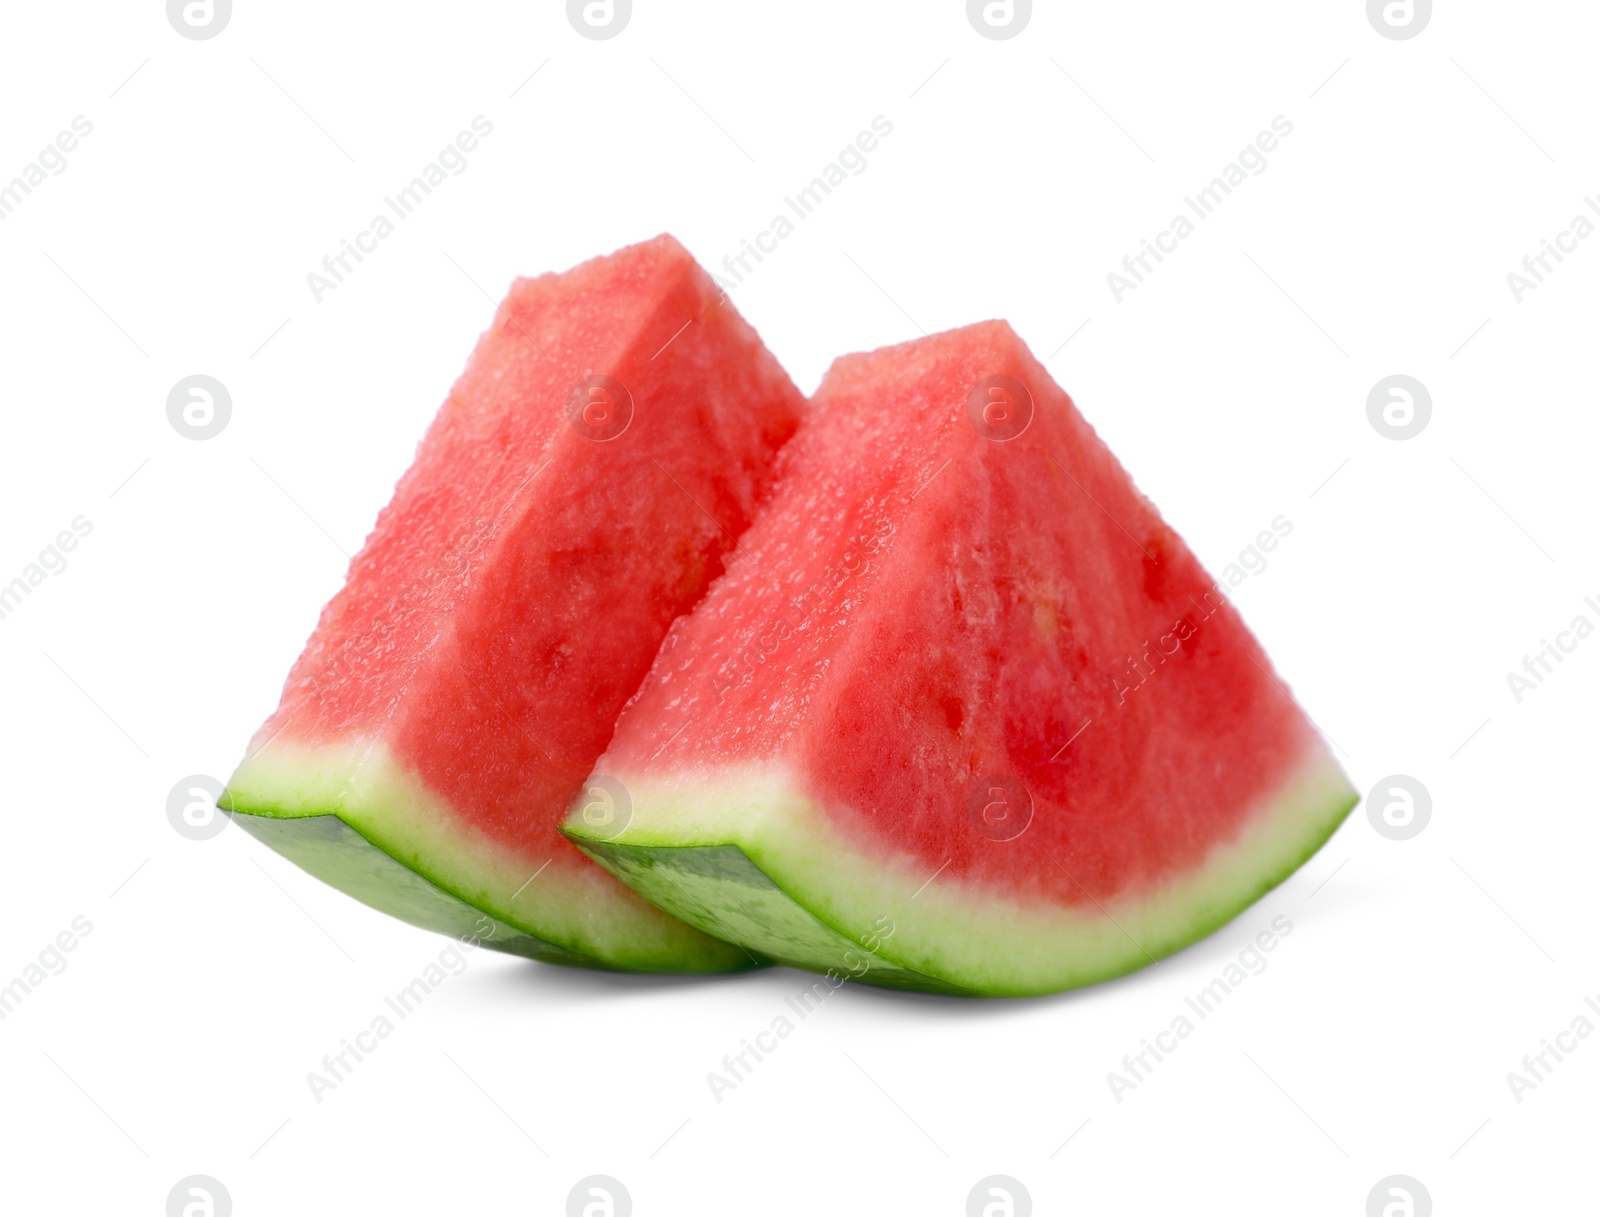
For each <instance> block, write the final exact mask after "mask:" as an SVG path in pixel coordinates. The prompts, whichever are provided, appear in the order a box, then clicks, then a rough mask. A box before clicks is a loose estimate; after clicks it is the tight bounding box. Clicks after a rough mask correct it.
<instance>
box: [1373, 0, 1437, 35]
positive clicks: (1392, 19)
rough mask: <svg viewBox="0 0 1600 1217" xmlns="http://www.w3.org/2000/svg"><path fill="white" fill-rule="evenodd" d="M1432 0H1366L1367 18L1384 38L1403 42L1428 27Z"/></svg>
mask: <svg viewBox="0 0 1600 1217" xmlns="http://www.w3.org/2000/svg"><path fill="white" fill-rule="evenodd" d="M1432 17H1433V0H1367V20H1368V21H1370V22H1372V28H1373V29H1375V30H1377V31H1378V33H1380V34H1382V35H1383V36H1384V37H1385V38H1392V39H1394V41H1396V42H1404V41H1405V40H1406V39H1407V38H1415V37H1416V36H1417V35H1418V34H1420V33H1422V31H1423V30H1425V29H1427V28H1428V22H1429V20H1430V19H1431V18H1432Z"/></svg>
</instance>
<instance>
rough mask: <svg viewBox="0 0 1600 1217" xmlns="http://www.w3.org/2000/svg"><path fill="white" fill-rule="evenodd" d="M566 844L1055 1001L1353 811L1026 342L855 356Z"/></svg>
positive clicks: (1004, 990)
mask: <svg viewBox="0 0 1600 1217" xmlns="http://www.w3.org/2000/svg"><path fill="white" fill-rule="evenodd" d="M779 469H780V480H779V482H778V485H777V487H776V489H775V491H774V493H773V498H772V501H771V503H770V504H769V505H768V506H767V507H766V508H765V509H764V510H763V512H762V514H761V516H760V517H759V518H758V520H757V521H756V523H755V525H754V526H753V527H752V528H751V529H750V531H749V532H748V533H747V534H746V535H745V536H744V538H743V539H742V540H741V542H740V546H739V549H738V551H737V552H736V554H735V555H734V557H733V558H732V559H731V561H730V565H729V569H728V571H727V573H726V574H725V575H724V576H723V577H722V579H720V580H719V581H718V582H717V583H716V584H715V585H714V586H713V588H712V589H711V592H710V593H709V594H708V596H707V597H706V599H705V600H704V601H703V602H702V603H701V604H700V605H699V606H698V608H697V609H696V610H695V612H694V613H692V614H691V615H690V616H688V617H686V618H684V619H681V620H679V621H678V622H676V623H675V624H674V626H673V628H672V629H671V631H670V632H669V633H668V636H667V640H666V643H665V645H664V646H663V648H662V651H661V653H660V655H659V656H658V657H657V659H656V661H655V664H654V666H653V667H652V669H651V672H650V675H649V676H648V677H647V679H646V680H645V683H644V685H643V686H642V688H641V689H640V691H639V693H638V694H637V695H636V697H635V698H634V699H633V701H631V702H630V703H629V705H628V707H627V709H626V710H625V711H624V712H623V714H622V717H621V719H620V720H619V722H618V724H617V730H616V734H615V736H614V738H613V740H612V742H611V745H610V747H609V749H608V751H607V753H606V755H605V756H604V757H603V758H602V760H601V762H600V765H599V767H598V771H599V772H600V773H602V774H604V775H605V776H606V778H607V780H608V781H610V782H612V783H616V784H620V787H621V788H623V789H625V790H626V791H627V794H628V797H629V800H630V803H631V817H630V818H629V819H628V820H627V822H626V823H625V824H621V825H620V826H619V825H618V824H616V823H613V824H609V825H600V826H597V825H595V824H593V823H592V822H588V821H586V820H585V818H584V817H583V816H582V815H578V814H574V815H573V816H572V817H571V818H569V820H568V822H567V824H566V831H567V833H568V835H569V836H570V837H571V838H572V839H573V840H574V841H576V842H577V843H578V844H579V845H580V846H581V847H582V848H583V849H584V850H585V851H586V852H588V853H589V854H590V855H591V856H592V857H594V858H595V859H596V860H597V861H599V862H600V863H601V864H602V865H604V866H605V867H607V868H608V869H609V870H611V871H612V873H613V874H616V875H618V876H619V877H621V878H622V879H624V880H625V881H626V882H627V883H629V884H630V885H632V886H633V887H635V888H636V889H637V890H638V891H640V892H641V893H643V894H644V895H645V896H647V897H648V898H649V899H650V900H652V901H653V902H655V903H657V904H659V905H660V906H661V907H662V908H665V909H668V910H670V911H671V912H673V913H675V914H676V915H677V916H679V917H681V918H682V919H684V920H686V921H688V922H690V923H691V924H694V925H697V926H699V927H700V928H702V929H704V930H706V931H707V932H708V933H712V934H715V935H717V936H719V937H722V938H725V939H728V940H729V941H732V942H736V943H738V944H740V945H742V946H744V947H746V948H748V949H749V950H750V951H751V952H752V953H755V954H760V955H763V956H766V957H769V958H772V959H775V960H778V961H781V962H786V963H791V964H795V965H798V966H802V967H808V968H813V969H817V970H836V971H838V972H839V973H841V974H843V975H846V976H854V977H858V978H860V979H862V980H866V981H869V982H876V983H880V984H885V985H894V986H902V987H907V988H919V989H930V990H947V991H954V992H965V993H990V994H1028V993H1043V992H1051V991H1055V990H1059V989H1063V988H1069V987H1073V986H1076V985H1082V984H1087V983H1090V982H1093V981H1096V980H1101V979H1105V978H1107V977H1111V976H1115V975H1118V974H1121V973H1124V972H1128V971H1131V970H1133V969H1135V968H1138V967H1140V966H1142V965H1144V964H1146V963H1149V962H1152V961H1153V960H1155V959H1158V958H1160V957H1162V956H1163V955H1167V954H1170V953H1171V952H1173V951H1176V950H1178V949H1179V948H1181V947H1183V946H1185V945H1187V944H1188V943H1190V942H1193V941H1194V940H1195V939H1197V938H1199V937H1201V936H1203V935H1204V934H1206V933H1209V932H1210V931H1211V930H1213V929H1215V928H1216V927H1217V926H1219V925H1221V924H1223V923H1224V922H1226V921H1227V920H1229V919H1230V918H1232V917H1233V916H1234V915H1235V914H1236V913H1238V912H1239V910H1240V909H1242V908H1244V907H1245V906H1246V905H1248V904H1250V903H1251V902H1252V901H1254V900H1255V899H1257V898H1258V897H1259V896H1261V895H1262V894H1263V893H1264V892H1266V891H1267V890H1269V889H1270V888H1272V887H1273V886H1275V885H1276V884H1277V883H1279V882H1281V881H1282V880H1283V879H1284V878H1285V877H1286V876H1287V875H1288V874H1290V873H1291V872H1292V871H1293V870H1294V869H1295V868H1296V867H1298V866H1299V865H1300V863H1301V862H1303V861H1304V860H1305V859H1306V858H1307V857H1308V856H1310V855H1311V854H1312V853H1314V852H1315V851H1316V850H1317V848H1318V847H1319V846H1320V845H1321V844H1322V842H1323V841H1324V840H1325V839H1326V838H1327V837H1328V836H1329V835H1330V834H1331V833H1332V832H1333V830H1334V829H1335V828H1336V827H1337V826H1338V824H1339V823H1340V822H1341V821H1342V820H1343V818H1344V817H1345V815H1346V814H1347V813H1348V811H1349V809H1350V808H1351V807H1352V806H1354V804H1355V801H1356V798H1355V795H1354V793H1353V791H1352V789H1351V787H1350V785H1349V783H1348V781H1347V780H1346V779H1345V777H1344V775H1343V774H1342V773H1341V772H1340V770H1339V767H1338V765H1337V764H1336V763H1335V762H1334V761H1333V759H1332V758H1331V756H1330V755H1329V753H1328V751H1327V749H1326V747H1325V745H1324V744H1323V742H1322V740H1321V739H1320V737H1319V735H1318V733H1317V732H1316V730H1315V729H1314V727H1313V726H1312V725H1311V724H1310V722H1309V721H1308V720H1307V718H1306V717H1305V715H1304V714H1303V713H1302V711H1301V710H1300V709H1299V708H1298V707H1297V706H1296V704H1295V702H1294V700H1293V698H1292V697H1291V696H1290V694H1289V693H1288V691H1287V690H1286V689H1285V687H1284V686H1283V685H1282V683H1281V682H1280V681H1279V680H1278V679H1277V678H1276V677H1275V676H1274V675H1273V673H1272V671H1271V668H1270V665H1269V662H1268V660H1267V658H1266V656H1265V654H1264V653H1263V652H1262V650H1261V648H1260V646H1259V645H1258V644H1257V642H1256V641H1255V639H1254V638H1253V637H1252V636H1251V634H1250V633H1249V631H1248V630H1247V628H1246V627H1245V625H1244V624H1243V622H1242V621H1241V619H1240V617H1239V616H1238V614H1237V612H1236V611H1235V609H1234V607H1233V606H1232V605H1231V604H1230V603H1229V602H1228V600H1227V599H1226V597H1225V596H1224V595H1223V594H1222V592H1221V590H1220V589H1219V588H1218V586H1217V584H1216V583H1215V582H1214V581H1212V580H1211V579H1210V578H1209V577H1207V575H1206V573H1205V571H1204V570H1203V569H1202V568H1201V566H1200V563H1199V562H1198V561H1197V560H1196V558H1195V557H1194V555H1193V554H1192V553H1191V552H1190V550H1189V549H1188V547H1187V546H1186V545H1185V544H1184V542H1183V541H1182V539H1181V538H1180V537H1179V536H1178V535H1177V534H1176V533H1175V532H1174V531H1173V530H1172V529H1171V528H1169V527H1168V526H1167V525H1166V524H1165V523H1164V522H1163V521H1162V519H1161V517H1160V516H1159V515H1158V514H1157V512H1156V511H1155V509H1154V508H1153V507H1152V506H1151V504H1150V503H1149V502H1148V501H1147V500H1146V499H1145V498H1144V497H1143V496H1142V495H1141V494H1140V493H1139V492H1138V490H1137V489H1136V488H1135V487H1134V485H1133V483H1132V481H1131V480H1130V478H1129V477H1128V475H1127V474H1126V473H1125V472H1124V470H1123V469H1122V467H1121V466H1120V465H1119V464H1118V463H1117V461H1116V459H1115V458H1114V457H1113V456H1112V455H1111V453H1110V452H1109V450H1108V449H1107V448H1106V447H1105V445H1104V444H1103V443H1102V442H1101V441H1100V440H1099V438H1098V437H1097V436H1096V435H1095V433H1094V431H1093V430H1092V429H1091V428H1090V427H1089V425H1088V424H1087V423H1086V422H1085V421H1084V420H1083V418H1082V417H1081V416H1080V415H1079V414H1078V412H1077V410H1076V409H1075V407H1074V406H1073V404H1072V402H1071V401H1070V400H1069V399H1068V397H1067V395H1066V394H1065V393H1064V392H1062V391H1061V390H1060V389H1059V388H1058V387H1057V386H1056V385H1055V383H1054V382H1053V381H1052V380H1051V379H1050V377H1049V375H1048V373H1047V372H1046V371H1045V370H1044V368H1043V367H1042V366H1041V365H1040V364H1039V363H1038V362H1037V361H1036V360H1035V359H1034V358H1033V356H1032V355H1031V354H1030V353H1029V352H1028V350H1027V348H1026V347H1025V346H1024V344H1023V343H1022V342H1021V340H1020V339H1019V338H1017V336H1016V335H1015V334H1014V333H1013V332H1012V331H1011V329H1010V327H1009V326H1007V325H1005V324H1004V323H1003V322H989V323H983V324H980V325H976V326H971V327H968V328H966V329H962V330H957V331H953V332H950V333H946V334H941V335H937V336H935V337H931V338H928V339H925V340H921V341H917V342H912V343H908V344H905V345H902V346H897V347H891V348H887V349H884V350H880V351H876V352H872V353H869V354H864V355H854V356H849V357H846V358H844V359H841V360H839V361H837V362H836V363H835V364H834V366H833V368H832V369H831V370H830V371H829V373H828V375H827V377H826V378H825V380H824V382H823V385H822V387H821V389H820V390H819V392H818V394H817V397H816V399H815V400H814V402H813V404H812V410H811V414H810V416H809V418H808V421H807V423H806V424H805V426H804V427H802V428H801V431H800V433H799V435H798V436H797V437H796V438H795V439H794V441H793V442H792V443H791V444H790V445H789V446H788V447H787V448H786V449H785V451H784V452H783V454H782V455H781V456H780V458H779Z"/></svg>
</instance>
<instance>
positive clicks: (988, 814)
mask: <svg viewBox="0 0 1600 1217" xmlns="http://www.w3.org/2000/svg"><path fill="white" fill-rule="evenodd" d="M967 822H968V823H970V824H971V825H972V829H973V831H974V832H976V833H977V834H978V835H979V836H984V837H988V838H989V840H991V841H1015V840H1016V839H1017V838H1018V837H1020V836H1021V835H1022V834H1023V833H1025V832H1027V831H1028V825H1029V824H1031V823H1033V795H1032V794H1030V793H1029V792H1028V788H1027V787H1026V786H1024V785H1023V784H1022V783H1021V782H1019V781H1017V779H1016V778H1014V777H1011V776H1010V775H1009V774H991V775H989V776H987V777H981V778H979V779H978V780H977V781H976V782H974V783H972V786H971V787H970V788H969V789H968V791H967Z"/></svg>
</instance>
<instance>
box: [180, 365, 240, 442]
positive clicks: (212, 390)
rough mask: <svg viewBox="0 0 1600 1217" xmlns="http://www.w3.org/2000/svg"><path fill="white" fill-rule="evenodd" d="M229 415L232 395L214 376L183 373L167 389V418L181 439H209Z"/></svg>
mask: <svg viewBox="0 0 1600 1217" xmlns="http://www.w3.org/2000/svg"><path fill="white" fill-rule="evenodd" d="M232 417H233V396H232V395H231V394H230V393H229V392H228V390H227V387H226V386H224V385H223V383H222V382H221V381H220V380H218V379H217V378H216V377H215V376H185V377H184V378H183V379H182V380H180V381H179V382H178V383H177V384H175V385H173V386H172V388H171V390H170V391H169V392H168V393H167V421H168V422H169V423H171V424H172V429H173V430H174V431H176V432H177V433H178V434H179V435H181V436H183V438H184V439H211V438H213V437H214V436H218V435H221V434H222V430H223V428H224V427H226V426H227V425H228V420H229V419H230V418H232Z"/></svg>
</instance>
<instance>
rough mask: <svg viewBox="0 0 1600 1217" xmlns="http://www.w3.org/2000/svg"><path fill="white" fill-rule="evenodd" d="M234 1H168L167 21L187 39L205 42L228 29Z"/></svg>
mask: <svg viewBox="0 0 1600 1217" xmlns="http://www.w3.org/2000/svg"><path fill="white" fill-rule="evenodd" d="M232 16H233V0H167V20H168V21H170V22H171V23H172V28H173V29H175V30H177V31H178V33H180V34H182V35H183V36H184V37H185V38H192V39H194V40H195V41H196V42H204V41H205V40H206V39H207V38H215V37H216V36H217V35H218V34H220V33H222V31H223V30H225V29H227V28H228V21H229V19H230V18H231V17H232Z"/></svg>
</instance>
